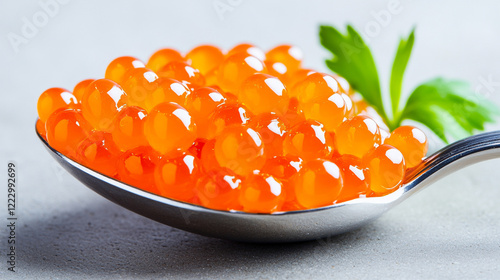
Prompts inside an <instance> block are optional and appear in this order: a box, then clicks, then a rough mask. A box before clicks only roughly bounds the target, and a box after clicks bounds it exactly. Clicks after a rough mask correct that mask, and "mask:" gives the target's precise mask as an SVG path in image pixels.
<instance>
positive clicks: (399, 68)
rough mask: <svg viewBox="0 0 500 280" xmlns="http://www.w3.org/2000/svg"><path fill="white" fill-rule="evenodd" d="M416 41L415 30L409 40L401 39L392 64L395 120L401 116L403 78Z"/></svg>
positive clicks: (392, 93)
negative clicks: (400, 104) (400, 103)
mask: <svg viewBox="0 0 500 280" xmlns="http://www.w3.org/2000/svg"><path fill="white" fill-rule="evenodd" d="M414 41H415V29H413V30H412V31H411V33H410V35H409V36H408V39H406V40H405V39H401V41H400V42H399V46H398V51H397V52H396V57H395V58H394V63H393V64H392V71H391V82H390V93H391V105H392V116H393V119H397V118H398V116H399V113H400V112H399V102H400V98H401V89H402V85H403V76H404V73H405V70H406V66H407V65H408V61H409V60H410V55H411V50H412V48H413V43H414Z"/></svg>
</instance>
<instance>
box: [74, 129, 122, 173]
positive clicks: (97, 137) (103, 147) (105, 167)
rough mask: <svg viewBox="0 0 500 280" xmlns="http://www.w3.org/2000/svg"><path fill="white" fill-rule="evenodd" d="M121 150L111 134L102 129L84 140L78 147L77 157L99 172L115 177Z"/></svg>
mask: <svg viewBox="0 0 500 280" xmlns="http://www.w3.org/2000/svg"><path fill="white" fill-rule="evenodd" d="M119 155H120V154H119V150H118V148H117V147H116V145H115V144H114V142H113V138H112V137H111V134H109V133H107V132H102V131H93V132H92V133H91V134H90V135H89V136H88V137H87V138H85V139H84V140H82V141H81V142H80V144H78V147H77V149H76V158H77V160H78V161H79V162H80V163H82V164H83V165H85V166H87V167H89V168H91V169H94V170H99V172H101V173H103V174H104V175H107V176H109V177H113V176H114V175H115V174H116V172H117V169H116V165H117V159H118V157H119Z"/></svg>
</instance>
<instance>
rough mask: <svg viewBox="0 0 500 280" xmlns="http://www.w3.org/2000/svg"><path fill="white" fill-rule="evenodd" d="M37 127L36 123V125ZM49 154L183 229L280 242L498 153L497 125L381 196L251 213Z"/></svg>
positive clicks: (344, 221)
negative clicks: (193, 200) (159, 190)
mask: <svg viewBox="0 0 500 280" xmlns="http://www.w3.org/2000/svg"><path fill="white" fill-rule="evenodd" d="M35 130H36V129H35ZM36 133H37V135H38V137H39V138H40V140H41V141H42V143H43V144H44V146H45V148H47V150H48V152H49V153H50V155H51V156H52V157H53V158H54V159H55V160H56V161H57V162H58V163H59V164H60V165H61V166H62V167H64V168H65V169H66V170H67V171H68V172H69V173H70V174H71V175H73V176H74V177H76V178H77V179H78V180H80V181H81V182H82V183H83V184H85V185H86V186H87V187H89V188H90V189H92V190H94V191H95V192H97V193H98V194H100V195H102V196H103V197H105V198H107V199H108V200H111V201H113V202H114V203H116V204H118V205H120V206H123V207H125V208H127V209H129V210H131V211H133V212H135V213H138V214H140V215H142V216H145V217H148V218H150V219H152V220H155V221H157V222H160V223H163V224H165V225H168V226H171V227H175V228H178V229H182V230H185V231H189V232H193V233H197V234H201V235H205V236H210V237H216V238H222V239H229V240H235V241H242V242H257V243H278V242H297V241H306V240H314V239H319V238H324V237H327V236H332V235H337V234H341V233H345V232H349V231H351V230H354V229H356V228H359V227H361V226H363V225H366V224H368V223H370V222H372V221H373V220H375V219H377V218H378V217H380V216H381V215H382V214H383V213H385V212H386V211H388V210H389V209H391V208H392V207H394V206H396V205H397V204H399V203H401V202H402V201H403V200H405V199H406V198H408V197H410V196H411V195H412V194H413V193H415V192H416V191H418V190H421V189H423V188H424V187H426V186H428V185H430V184H432V183H433V182H435V181H436V180H438V179H440V178H442V177H444V176H446V175H448V174H450V173H452V172H454V171H457V170H459V169H461V168H463V167H465V166H467V165H470V164H473V163H476V162H480V161H484V160H488V159H493V158H498V157H500V131H494V132H488V133H482V134H478V135H475V136H471V137H468V138H465V139H463V140H460V141H458V142H455V143H453V144H451V145H448V146H446V147H444V148H443V149H441V150H440V151H438V152H436V153H434V154H433V155H431V156H429V157H427V158H426V159H424V160H423V161H422V163H420V164H419V165H418V166H416V167H414V168H413V169H411V170H409V171H408V172H407V174H406V176H405V179H404V183H403V185H402V186H401V187H400V188H399V189H398V190H396V191H395V192H393V193H390V194H388V195H385V196H381V197H368V198H358V199H353V200H350V201H346V202H343V203H338V204H334V205H330V206H325V207H321V208H315V209H307V210H300V211H289V212H275V213H272V214H254V213H245V212H239V211H220V210H213V209H208V208H205V207H202V206H198V205H193V204H189V203H185V202H180V201H176V200H172V199H168V198H165V197H162V196H158V195H155V194H152V193H149V192H147V191H143V190H141V189H138V188H136V187H133V186H130V185H127V184H125V183H123V182H120V181H118V180H116V179H113V178H110V177H107V176H105V175H102V174H100V173H99V172H96V171H94V170H91V169H89V168H87V167H85V166H83V165H81V164H79V163H77V162H75V161H73V160H71V159H69V158H67V157H66V156H64V155H63V154H61V153H59V152H58V151H56V150H55V149H53V148H52V147H51V146H50V145H49V144H48V143H47V141H45V140H44V139H43V137H42V136H41V135H40V134H39V133H38V131H37V132H36Z"/></svg>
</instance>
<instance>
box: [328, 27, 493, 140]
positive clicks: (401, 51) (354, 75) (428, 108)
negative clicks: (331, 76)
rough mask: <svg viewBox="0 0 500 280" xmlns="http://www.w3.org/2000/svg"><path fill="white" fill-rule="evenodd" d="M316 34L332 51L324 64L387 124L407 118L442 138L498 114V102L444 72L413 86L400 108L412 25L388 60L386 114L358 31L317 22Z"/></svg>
mask: <svg viewBox="0 0 500 280" xmlns="http://www.w3.org/2000/svg"><path fill="white" fill-rule="evenodd" d="M319 36H320V41H321V44H322V45H323V46H324V47H325V48H326V49H328V50H329V51H330V52H331V53H332V54H333V58H332V59H329V60H326V65H327V66H328V67H329V68H330V69H331V70H332V71H334V72H336V73H337V74H339V75H341V76H343V77H344V78H345V79H346V80H347V81H348V82H349V83H350V84H351V87H352V88H353V89H354V90H356V91H358V92H359V93H360V94H361V95H362V96H363V98H364V99H365V100H366V102H368V103H369V104H370V105H371V106H372V107H373V108H374V109H375V110H376V111H377V112H378V113H379V114H380V116H381V117H382V119H383V120H384V121H385V122H386V124H387V125H388V127H389V128H390V129H391V130H394V129H396V128H397V127H399V126H400V125H401V123H402V122H403V120H405V119H411V120H415V121H417V122H420V123H422V124H423V125H426V126H427V127H428V128H430V129H431V130H432V131H433V132H434V133H435V134H436V135H437V136H438V137H439V138H441V139H442V140H443V141H444V142H446V143H448V142H449V141H450V140H451V139H459V138H463V137H466V136H469V135H471V134H473V133H475V132H476V131H481V130H484V125H485V123H488V122H494V116H495V115H500V110H499V109H498V107H497V106H496V105H494V104H493V103H491V102H489V101H488V100H486V99H485V98H484V97H482V96H480V95H479V94H476V93H474V92H473V91H472V90H471V88H470V86H469V85H468V83H466V82H464V81H460V80H449V79H444V78H435V79H433V80H430V81H427V82H425V83H423V84H421V85H420V86H418V87H417V88H416V89H415V90H413V92H412V93H411V95H410V96H409V97H408V99H407V100H406V105H405V106H404V108H402V109H400V103H401V100H400V99H401V91H402V88H403V76H404V72H405V70H406V66H407V65H408V61H409V60H410V55H411V51H412V48H413V44H414V41H415V30H412V32H411V33H410V35H409V36H408V38H407V39H401V41H400V43H399V46H398V50H397V52H396V56H395V58H394V62H393V65H392V71H391V80H390V96H389V97H390V99H391V109H392V118H389V117H388V114H387V112H386V111H385V108H386V106H384V103H383V97H382V91H381V89H380V82H379V75H378V72H377V68H376V66H375V61H374V59H373V56H372V54H371V51H370V49H369V47H368V46H367V45H366V44H365V43H364V41H363V39H362V38H361V36H360V35H359V34H358V32H356V30H355V29H354V28H353V27H352V26H350V25H348V26H347V33H346V34H345V35H344V34H342V33H341V32H339V31H338V30H337V29H335V28H334V27H331V26H321V27H320V32H319ZM387 107H388V106H387Z"/></svg>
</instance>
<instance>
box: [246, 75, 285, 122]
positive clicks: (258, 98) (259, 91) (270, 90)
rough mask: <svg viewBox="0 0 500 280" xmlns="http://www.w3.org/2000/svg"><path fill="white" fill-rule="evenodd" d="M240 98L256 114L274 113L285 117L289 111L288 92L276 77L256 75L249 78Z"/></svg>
mask: <svg viewBox="0 0 500 280" xmlns="http://www.w3.org/2000/svg"><path fill="white" fill-rule="evenodd" d="M238 97H239V99H240V100H241V102H242V103H243V104H245V105H246V106H247V107H248V109H249V110H250V111H252V112H253V113H255V114H262V113H269V112H274V113H276V114H278V115H283V114H285V113H286V110H287V109H288V91H287V89H286V88H285V85H284V84H283V83H282V82H281V81H280V80H279V79H278V78H276V77H273V76H271V75H267V74H254V75H252V76H250V77H248V78H247V79H246V80H245V81H244V82H243V84H242V85H241V89H240V91H239V93H238Z"/></svg>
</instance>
